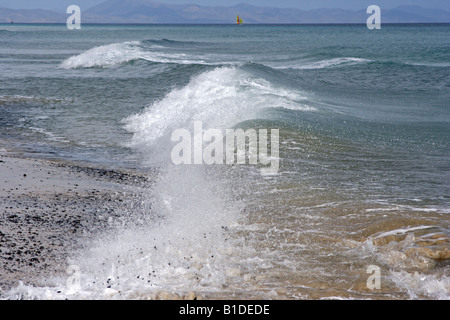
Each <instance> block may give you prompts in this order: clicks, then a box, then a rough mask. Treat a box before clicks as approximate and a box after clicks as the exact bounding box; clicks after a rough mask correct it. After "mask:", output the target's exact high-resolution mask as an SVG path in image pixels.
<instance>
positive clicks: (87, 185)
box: [0, 154, 151, 299]
mask: <svg viewBox="0 0 450 320" xmlns="http://www.w3.org/2000/svg"><path fill="white" fill-rule="evenodd" d="M0 157H1V162H0V181H1V187H0V205H1V207H0V299H1V298H2V292H5V291H7V290H9V289H10V288H12V287H14V286H16V285H17V284H18V283H19V281H21V282H23V283H24V284H31V285H40V286H42V285H44V286H45V285H46V284H47V282H48V281H49V279H51V278H52V277H54V276H55V275H58V274H64V273H65V272H66V269H67V259H68V257H69V255H70V254H71V253H72V252H73V251H74V250H77V249H80V248H81V247H82V246H83V245H84V243H86V241H87V240H88V239H90V238H92V237H95V235H96V234H98V233H99V232H104V231H106V230H108V229H110V228H112V227H113V223H112V222H114V221H120V219H121V218H123V216H124V213H125V212H127V204H128V202H129V201H133V200H130V199H134V200H136V197H142V196H145V193H144V192H142V191H145V189H146V188H148V187H149V185H150V182H151V181H150V179H149V178H148V176H147V175H145V174H140V173H134V172H132V173H130V172H125V171H119V170H106V169H100V168H92V167H87V166H82V165H77V164H71V163H64V162H60V161H59V162H54V161H47V160H40V159H39V160H38V159H26V158H20V157H17V156H14V155H11V154H1V155H0ZM137 203H139V201H137ZM146 209H147V208H144V209H143V210H146ZM135 210H140V209H139V208H135ZM127 215H128V216H129V212H127ZM127 219H130V217H127ZM131 220H132V218H131Z"/></svg>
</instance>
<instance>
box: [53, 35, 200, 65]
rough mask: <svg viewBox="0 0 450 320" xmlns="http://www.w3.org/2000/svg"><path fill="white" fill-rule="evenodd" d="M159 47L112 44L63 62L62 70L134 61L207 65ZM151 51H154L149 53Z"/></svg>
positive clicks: (195, 58)
mask: <svg viewBox="0 0 450 320" xmlns="http://www.w3.org/2000/svg"><path fill="white" fill-rule="evenodd" d="M161 48H163V47H161V46H157V45H155V46H151V47H149V48H148V50H145V49H144V48H143V47H142V45H141V43H140V42H139V41H129V42H123V43H113V44H108V45H104V46H99V47H95V48H92V49H90V50H87V51H85V52H83V53H81V54H79V55H76V56H73V57H70V58H68V59H66V60H64V61H63V62H62V63H61V65H60V67H61V68H63V69H77V68H93V67H110V66H114V65H119V64H123V63H127V62H130V61H135V60H146V61H151V62H158V63H177V64H208V63H207V62H206V61H204V60H203V59H202V58H199V57H196V56H189V55H187V54H184V53H166V52H161V51H158V50H161ZM151 49H155V50H154V51H151Z"/></svg>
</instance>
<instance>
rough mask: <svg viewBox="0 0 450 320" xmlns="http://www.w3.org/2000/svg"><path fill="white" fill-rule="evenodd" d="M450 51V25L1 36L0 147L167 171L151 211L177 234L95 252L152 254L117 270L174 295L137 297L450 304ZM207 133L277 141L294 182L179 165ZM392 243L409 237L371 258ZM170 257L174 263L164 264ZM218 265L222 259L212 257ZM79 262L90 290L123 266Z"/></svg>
mask: <svg viewBox="0 0 450 320" xmlns="http://www.w3.org/2000/svg"><path fill="white" fill-rule="evenodd" d="M449 35H450V26H449V25H383V26H382V29H381V30H368V29H367V27H366V26H365V25H278V26H272V25H243V26H234V25H201V26H200V25H182V26H181V25H138V26H131V25H127V26H119V25H83V26H82V29H81V30H68V29H67V28H66V27H65V26H63V25H14V26H11V25H0V44H1V45H0V70H1V76H0V110H1V113H0V114H1V117H0V134H1V140H0V147H2V148H4V149H16V150H17V149H19V150H21V151H23V152H25V153H26V154H28V155H31V156H37V157H45V158H56V159H66V160H76V161H83V162H90V163H92V164H94V165H98V166H106V167H110V168H117V169H120V168H132V169H137V170H142V171H143V172H146V170H149V169H150V168H158V170H159V172H160V179H159V182H158V185H157V187H155V188H153V189H152V190H151V191H149V199H151V200H149V201H151V202H152V204H153V206H152V207H153V210H155V211H157V212H158V214H159V215H162V216H167V217H170V218H168V221H170V222H167V223H166V224H165V225H164V230H165V233H163V234H161V232H160V230H153V229H152V228H151V227H149V226H146V227H143V228H144V230H145V231H143V232H142V234H141V233H139V232H136V231H134V232H132V233H133V234H134V236H131V235H129V234H128V233H129V232H131V231H130V230H121V232H123V234H124V239H125V240H123V239H122V242H125V243H126V245H118V243H117V242H114V241H106V240H105V241H104V242H101V243H100V244H95V245H94V244H93V246H94V247H95V246H97V247H96V248H108V250H112V251H113V252H115V250H117V251H120V250H123V251H125V252H127V253H124V252H123V251H120V252H121V253H122V254H126V255H129V260H130V261H136V259H137V258H136V257H135V256H134V253H133V249H132V248H133V244H134V243H141V242H146V243H147V242H148V245H149V249H148V250H149V251H148V255H147V256H146V257H147V260H148V261H147V260H145V263H143V264H139V265H133V266H129V265H128V266H127V268H123V269H122V268H120V267H118V266H115V267H114V268H118V270H117V272H118V273H123V278H127V279H133V275H134V273H133V272H134V271H133V270H141V269H142V268H145V267H147V266H148V265H152V266H153V267H155V266H154V264H155V263H156V264H157V265H158V267H159V268H160V274H161V280H160V281H159V283H158V286H157V287H156V289H155V288H154V287H152V288H149V287H145V286H143V285H140V284H139V285H136V286H130V287H127V286H125V284H124V283H117V284H116V290H117V291H120V292H122V294H123V297H129V296H133V295H134V296H146V295H150V294H152V292H154V291H152V290H167V291H174V292H179V293H180V294H181V293H183V292H185V291H186V292H188V291H192V290H194V291H195V290H197V291H199V292H205V294H206V293H208V294H213V293H214V294H217V295H221V294H222V295H224V296H227V297H229V296H230V295H231V294H235V295H238V296H239V295H242V296H246V295H247V296H249V295H250V296H251V295H254V296H256V297H266V298H267V297H268V298H328V297H340V298H347V297H357V298H360V297H364V298H366V297H368V298H400V299H404V298H444V299H446V298H447V299H448V292H449V280H448V279H449V278H448V271H449V269H448V260H443V261H441V260H439V261H436V260H435V259H431V258H430V257H428V256H423V255H421V254H419V253H418V251H417V250H416V249H417V248H419V247H421V246H422V247H423V243H425V242H426V241H428V240H429V239H432V238H433V237H435V238H436V235H439V236H438V237H437V238H436V239H441V240H442V238H443V239H444V240H445V241H444V247H445V246H446V247H448V234H449V228H448V226H449V224H448V214H449V212H450V211H449V202H450V198H449V194H450V184H449V182H450V174H449V171H450V152H449V150H450V148H449V147H450V146H449V141H450V130H449V124H450V112H449V101H450V90H449V89H450V40H449V39H450V37H449ZM194 121H202V123H203V125H204V127H205V128H215V129H220V130H225V129H228V128H244V129H248V128H265V129H279V130H280V155H279V162H280V169H279V172H278V175H276V176H272V177H262V176H261V175H259V174H258V171H257V170H256V168H255V166H252V165H250V164H248V165H243V166H226V165H223V166H219V165H217V166H214V165H213V166H206V165H203V166H192V167H190V166H174V165H173V163H172V162H171V159H170V152H171V149H172V148H173V146H174V143H173V142H172V141H171V140H170V135H171V133H172V132H173V131H174V130H176V129H179V128H186V129H189V130H191V129H192V125H193V122H194ZM130 210H132V209H130ZM143 214H146V213H143ZM191 223H193V225H190V224H191ZM186 225H189V226H190V227H189V231H190V232H188V231H187V230H186ZM225 226H227V227H226V228H223V227H225ZM194 229H195V230H196V232H192V230H194ZM224 229H226V230H228V232H229V233H226V234H225V235H223V234H222V231H223V230H224ZM205 233H211V234H213V235H215V236H214V237H213V239H212V240H210V241H209V242H206V243H204V242H202V241H200V240H199V239H198V238H197V236H199V235H203V234H205ZM386 233H389V234H393V235H395V236H397V238H395V241H393V242H389V243H388V244H385V245H381V246H377V245H373V241H372V240H374V239H379V238H382V237H384V236H386V235H387V234H386ZM149 234H150V235H149ZM180 235H183V236H184V237H183V239H189V241H186V242H184V241H183V242H179V238H180V237H181V236H180ZM147 236H148V237H151V238H152V239H151V240H150V238H148V239H147V238H146V237H147ZM158 237H160V238H158ZM224 237H226V239H225V238H224ZM200 238H201V237H200ZM143 239H144V240H143ZM164 239H165V240H166V241H164ZM167 239H171V240H172V244H171V245H168V244H167ZM230 239H232V240H233V243H232V245H230V244H229V243H230V242H229V241H230ZM433 239H434V238H433ZM147 240H148V241H147ZM225 240H226V241H225ZM155 241H156V242H158V241H161V243H163V242H164V243H166V244H165V246H167V251H168V253H167V254H166V255H163V254H161V255H158V256H157V257H154V256H152V254H150V251H151V250H150V249H151V248H153V246H154V242H155ZM227 241H228V242H227ZM122 242H121V243H122ZM169 242H170V241H169ZM441 242H442V241H441ZM441 242H440V243H441ZM158 243H159V242H158ZM193 243H195V245H193ZM211 243H212V244H213V245H211ZM205 247H207V248H208V249H205ZM130 248H131V249H130ZM426 248H430V249H433V250H443V247H442V246H441V245H440V244H439V245H438V244H437V243H432V244H431V245H427V246H426ZM176 250H178V253H177V254H175V253H173V252H172V251H176ZM180 250H181V251H183V252H184V251H189V252H190V250H192V251H193V252H194V253H195V254H198V255H199V258H198V259H199V261H200V260H201V261H203V262H202V264H203V265H205V264H206V262H205V261H208V270H206V269H207V268H206V267H204V268H202V269H200V270H199V271H198V274H197V276H198V277H199V278H200V280H198V281H197V282H195V281H193V280H192V278H191V276H190V275H189V274H187V273H185V272H181V271H180V270H179V269H174V268H172V267H170V268H169V267H167V266H165V262H167V261H168V260H170V259H172V260H177V259H179V261H182V260H183V257H184V255H183V254H182V255H181V256H178V254H179V251H180ZM205 252H206V253H205ZM211 252H214V253H215V254H216V257H218V256H220V257H221V259H222V260H220V261H219V262H214V261H209V260H208V259H207V258H205V257H201V256H202V254H207V253H211ZM200 253H201V254H200ZM173 255H175V256H173ZM211 255H214V254H213V253H211ZM81 256H82V257H83V258H80V261H79V264H80V265H81V269H82V270H86V273H85V274H84V273H83V276H84V277H85V278H86V279H97V282H96V283H101V281H100V280H98V279H101V278H102V277H106V276H105V272H106V271H104V270H102V268H101V267H99V266H100V265H102V263H101V262H102V261H103V260H104V259H107V258H106V257H104V256H102V255H99V256H98V257H95V258H94V257H91V256H89V258H86V255H83V254H81ZM102 259H103V260H102ZM218 260H219V259H218ZM155 261H157V262H155ZM163 265H164V266H163ZM180 265H181V262H180ZM369 265H378V266H380V268H381V269H382V270H383V273H382V274H383V275H384V278H383V281H384V282H383V284H384V287H383V289H382V290H379V291H376V290H375V291H372V290H368V289H367V288H366V286H365V283H366V282H365V281H366V279H367V276H368V275H367V274H366V272H365V270H366V268H367V266H369ZM179 268H181V266H179ZM130 270H131V271H130ZM230 270H231V271H230ZM127 272H131V273H132V274H128V273H127ZM197 276H196V277H197ZM55 287H58V285H57V284H55ZM84 289H86V290H87V291H89V292H90V293H92V292H93V293H94V294H98V295H102V294H103V291H102V288H100V287H99V288H97V287H95V286H94V287H92V286H86V287H85V288H84ZM124 292H125V293H124ZM250 292H251V294H250ZM127 294H128V295H127ZM38 295H39V294H38Z"/></svg>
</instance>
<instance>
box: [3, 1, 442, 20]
mask: <svg viewBox="0 0 450 320" xmlns="http://www.w3.org/2000/svg"><path fill="white" fill-rule="evenodd" d="M75 2H76V1H75ZM237 14H239V15H240V16H241V17H242V19H243V20H244V23H249V24H250V23H253V24H256V23H267V24H271V23H273V24H278V23H300V24H301V23H366V20H367V18H368V17H369V15H368V14H367V13H366V9H361V10H357V11H351V10H343V9H315V10H308V11H306V10H300V9H292V8H270V7H258V6H253V5H248V4H245V3H242V4H238V5H234V6H229V7H226V6H215V7H207V6H199V5H195V4H184V5H170V4H163V3H158V2H153V1H149V0H107V1H105V2H102V3H100V4H98V5H96V6H94V7H92V8H89V9H86V10H83V8H81V22H82V23H235V20H236V15H237ZM68 17H69V15H68V14H66V13H64V12H63V13H61V12H52V11H48V10H41V9H32V10H14V9H7V8H0V23H10V22H11V21H14V22H16V23H65V22H66V20H67V18H68ZM381 22H382V23H450V12H448V11H445V10H439V9H427V8H422V7H417V6H400V7H397V8H395V9H390V10H383V8H381Z"/></svg>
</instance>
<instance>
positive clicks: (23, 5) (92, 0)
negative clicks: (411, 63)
mask: <svg viewBox="0 0 450 320" xmlns="http://www.w3.org/2000/svg"><path fill="white" fill-rule="evenodd" d="M103 1H104V0H0V7H6V8H14V9H36V8H39V9H49V10H56V11H61V12H65V9H66V8H67V7H68V6H69V5H71V4H76V5H79V6H80V7H81V9H82V10H83V9H88V8H89V7H92V6H93V5H95V4H98V3H101V2H103ZM155 2H161V3H195V4H199V5H205V6H231V5H234V4H238V3H242V2H244V3H248V4H252V5H257V6H265V7H289V8H299V9H304V10H310V9H318V8H342V9H350V10H360V9H364V8H367V7H368V6H369V5H371V4H376V5H378V6H380V7H381V9H383V8H385V9H390V8H395V7H397V6H400V5H418V6H422V7H426V8H439V9H445V10H447V11H450V0H342V1H339V0H226V1H223V0H155Z"/></svg>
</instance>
